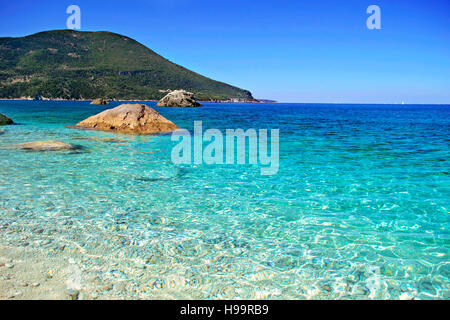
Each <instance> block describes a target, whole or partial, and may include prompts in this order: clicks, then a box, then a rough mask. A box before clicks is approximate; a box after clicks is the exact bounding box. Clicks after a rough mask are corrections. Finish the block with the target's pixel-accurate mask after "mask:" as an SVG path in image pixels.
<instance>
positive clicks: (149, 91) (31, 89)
mask: <svg viewBox="0 0 450 320" xmlns="http://www.w3.org/2000/svg"><path fill="white" fill-rule="evenodd" d="M169 89H170V90H175V89H184V90H188V91H191V92H193V93H194V94H195V96H196V98H197V99H199V100H209V99H218V100H228V99H243V100H252V99H253V98H252V95H251V93H250V92H249V91H247V90H243V89H240V88H237V87H234V86H231V85H228V84H226V83H222V82H218V81H214V80H212V79H209V78H207V77H204V76H202V75H199V74H197V73H195V72H192V71H190V70H188V69H186V68H183V67H182V66H179V65H177V64H175V63H172V62H170V61H169V60H167V59H165V58H163V57H161V56H160V55H158V54H156V53H155V52H153V51H152V50H150V49H149V48H147V47H145V46H144V45H142V44H140V43H139V42H137V41H135V40H133V39H131V38H128V37H125V36H122V35H119V34H115V33H110V32H80V31H73V30H56V31H45V32H40V33H37V34H33V35H30V36H26V37H21V38H0V98H20V97H35V96H43V97H46V98H62V99H94V98H98V97H102V98H106V99H124V100H131V99H136V100H152V99H160V98H162V97H163V96H164V95H165V94H166V92H162V91H164V90H169Z"/></svg>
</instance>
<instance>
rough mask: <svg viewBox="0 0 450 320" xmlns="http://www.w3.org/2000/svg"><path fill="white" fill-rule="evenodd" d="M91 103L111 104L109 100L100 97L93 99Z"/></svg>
mask: <svg viewBox="0 0 450 320" xmlns="http://www.w3.org/2000/svg"><path fill="white" fill-rule="evenodd" d="M90 104H109V102H108V101H106V100H105V99H103V98H98V99H94V100H92V102H91V103H90Z"/></svg>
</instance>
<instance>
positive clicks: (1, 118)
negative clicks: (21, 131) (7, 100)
mask: <svg viewBox="0 0 450 320" xmlns="http://www.w3.org/2000/svg"><path fill="white" fill-rule="evenodd" d="M13 123H14V121H12V120H11V119H10V118H9V117H7V116H5V115H4V114H1V113H0V126H3V125H6V124H13Z"/></svg>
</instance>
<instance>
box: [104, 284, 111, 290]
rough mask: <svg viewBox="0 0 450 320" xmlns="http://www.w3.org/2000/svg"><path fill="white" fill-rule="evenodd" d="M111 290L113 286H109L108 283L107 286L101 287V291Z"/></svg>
mask: <svg viewBox="0 0 450 320" xmlns="http://www.w3.org/2000/svg"><path fill="white" fill-rule="evenodd" d="M112 288H113V285H112V284H110V283H108V284H107V285H105V286H104V287H103V290H106V291H109V290H112Z"/></svg>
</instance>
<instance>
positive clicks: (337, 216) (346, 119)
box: [0, 101, 450, 299]
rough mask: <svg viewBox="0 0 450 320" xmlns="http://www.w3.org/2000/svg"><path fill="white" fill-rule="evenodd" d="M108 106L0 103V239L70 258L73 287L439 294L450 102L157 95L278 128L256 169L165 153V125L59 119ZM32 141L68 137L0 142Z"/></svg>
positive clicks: (205, 116)
mask: <svg viewBox="0 0 450 320" xmlns="http://www.w3.org/2000/svg"><path fill="white" fill-rule="evenodd" d="M119 104H120V103H119V102H113V103H111V105H109V106H92V105H89V103H88V102H67V101H64V102H61V101H59V102H58V101H0V113H4V114H6V115H8V116H9V117H11V118H12V119H13V120H14V121H15V122H16V123H17V124H16V125H13V126H4V127H1V128H0V130H4V131H3V133H1V134H0V245H3V246H8V247H12V248H14V247H26V248H27V250H35V252H36V254H39V255H41V256H42V259H46V258H48V257H52V255H58V256H66V257H67V258H68V259H72V260H71V261H75V262H76V263H77V262H80V264H82V268H81V270H82V274H81V290H88V288H93V287H92V286H91V285H90V284H89V278H90V276H92V275H98V276H99V277H102V278H103V279H108V281H112V282H114V281H119V280H120V281H126V283H127V284H128V286H127V288H133V289H127V290H128V291H127V292H126V294H125V297H128V298H175V299H178V298H187V299H190V298H195V299H237V298H240V299H449V298H450V282H449V276H450V261H449V248H450V237H449V226H450V216H449V213H450V106H445V105H427V106H423V105H343V104H342V105H338V104H336V105H334V104H281V103H280V104H238V103H233V104H226V103H211V104H208V103H205V104H204V106H203V107H202V108H186V109H182V108H155V109H156V110H157V111H158V112H160V113H161V114H162V115H163V116H165V117H166V118H168V119H170V120H171V121H173V122H175V123H176V124H177V125H178V126H179V127H181V128H186V129H189V130H192V129H193V124H194V121H196V120H201V121H203V128H204V130H206V129H208V128H217V129H220V130H222V132H225V129H237V128H243V129H248V128H255V129H279V130H280V138H279V141H280V151H279V156H280V164H279V171H278V174H276V175H272V176H264V175H261V174H260V168H259V165H194V164H192V165H175V164H173V163H172V162H171V157H170V154H171V150H172V147H173V146H174V145H175V144H176V143H175V142H172V141H171V140H170V135H159V136H129V135H120V134H114V133H106V132H97V131H85V130H76V129H71V128H67V127H65V126H67V125H74V124H76V123H77V122H79V121H81V120H82V119H84V118H86V117H88V116H90V115H93V114H96V113H98V112H100V111H101V110H104V109H106V108H111V107H114V106H116V105H119ZM146 104H147V105H149V106H150V107H154V105H155V102H146ZM34 140H61V141H64V142H70V143H73V144H76V145H79V146H80V149H79V150H76V151H72V152H65V151H63V152H26V151H20V150H15V149H11V148H10V146H11V145H14V144H16V143H21V142H27V141H34ZM62 245H63V246H62ZM58 248H60V250H59V251H58V252H56V251H57V250H58ZM61 248H62V249H61ZM89 290H91V289H89ZM92 290H94V289H92Z"/></svg>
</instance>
